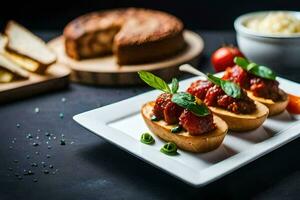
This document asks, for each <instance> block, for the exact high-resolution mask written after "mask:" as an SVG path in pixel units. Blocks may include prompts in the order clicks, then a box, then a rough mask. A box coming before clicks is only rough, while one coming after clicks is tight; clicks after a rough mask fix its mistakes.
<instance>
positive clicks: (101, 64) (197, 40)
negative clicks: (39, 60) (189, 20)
mask: <svg viewBox="0 0 300 200" xmlns="http://www.w3.org/2000/svg"><path fill="white" fill-rule="evenodd" d="M184 38H185V41H186V43H187V47H186V48H185V49H184V50H183V51H181V52H180V53H178V54H177V55H174V56H171V57H167V58H166V59H164V60H160V61H158V62H153V63H144V64H138V65H123V66H119V65H118V64H117V63H116V59H115V57H114V56H113V55H109V56H105V57H99V58H95V59H86V60H81V61H78V60H74V59H72V58H70V57H68V56H67V55H66V54H65V46H64V38H63V36H60V37H58V38H56V39H53V40H52V41H50V42H49V43H48V46H49V47H50V48H52V49H53V50H54V51H55V52H56V54H57V56H58V62H60V63H62V64H65V65H66V66H68V67H69V68H70V69H71V70H72V74H71V80H72V81H75V82H81V83H86V84H93V85H134V84H138V83H141V81H140V79H139V78H138V76H137V72H138V71H140V70H146V71H151V72H153V73H155V74H156V75H158V76H160V77H162V78H163V79H165V80H170V79H171V78H172V77H174V76H177V75H179V70H178V66H179V65H181V64H183V63H191V64H195V63H196V62H197V60H198V57H199V55H200V54H201V52H202V51H203V48H204V42H203V40H202V38H201V37H200V36H199V35H198V34H197V33H194V32H192V31H184Z"/></svg>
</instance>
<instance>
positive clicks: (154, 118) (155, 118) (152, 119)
mask: <svg viewBox="0 0 300 200" xmlns="http://www.w3.org/2000/svg"><path fill="white" fill-rule="evenodd" d="M151 121H153V122H157V121H159V120H158V118H157V117H156V116H155V115H152V116H151Z"/></svg>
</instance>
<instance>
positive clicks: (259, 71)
mask: <svg viewBox="0 0 300 200" xmlns="http://www.w3.org/2000/svg"><path fill="white" fill-rule="evenodd" d="M233 61H234V63H235V64H237V65H238V66H240V67H241V68H243V69H244V70H246V71H248V72H249V73H251V74H253V75H256V76H259V77H261V78H265V79H270V80H275V79H276V74H275V73H274V72H273V71H272V70H271V69H270V68H268V67H266V66H263V65H258V64H256V63H254V62H249V61H248V60H247V59H245V58H242V57H235V58H234V60H233Z"/></svg>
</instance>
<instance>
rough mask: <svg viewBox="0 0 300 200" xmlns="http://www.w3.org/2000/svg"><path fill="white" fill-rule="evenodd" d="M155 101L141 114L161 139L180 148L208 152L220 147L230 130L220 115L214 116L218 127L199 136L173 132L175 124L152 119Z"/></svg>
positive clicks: (147, 104)
mask: <svg viewBox="0 0 300 200" xmlns="http://www.w3.org/2000/svg"><path fill="white" fill-rule="evenodd" d="M154 104H155V103H154V102H149V103H146V104H144V105H143V107H142V110H141V114H142V116H143V118H144V120H145V122H146V124H147V126H148V127H149V129H150V130H151V131H152V132H153V133H154V134H155V135H157V136H158V137H160V138H161V139H163V140H165V141H167V142H174V143H175V144H176V145H177V147H178V148H180V149H183V150H186V151H190V152H208V151H211V150H214V149H216V148H218V147H219V146H220V145H221V144H222V141H223V139H224V137H225V135H226V133H227V131H228V126H227V124H226V123H225V122H224V121H223V120H222V119H221V118H219V117H217V116H214V123H215V125H216V129H215V130H213V131H211V132H209V133H205V134H203V135H199V136H191V135H190V134H189V133H188V132H186V131H182V132H180V133H172V132H171V129H172V128H174V127H175V126H174V125H167V123H166V122H165V121H163V120H160V121H157V122H154V121H151V116H152V110H153V107H154Z"/></svg>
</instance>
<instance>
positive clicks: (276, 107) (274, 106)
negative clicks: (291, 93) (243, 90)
mask: <svg viewBox="0 0 300 200" xmlns="http://www.w3.org/2000/svg"><path fill="white" fill-rule="evenodd" d="M280 93H281V94H282V100H281V101H276V102H274V101H273V100H272V99H265V98H262V97H257V96H254V95H253V93H252V92H250V91H247V94H248V96H249V97H250V98H251V99H253V100H254V101H258V102H260V103H262V104H264V105H265V106H267V107H268V109H269V116H273V115H277V114H279V113H281V112H283V111H284V110H285V108H286V107H287V105H288V103H289V98H288V95H287V94H286V93H285V92H284V91H283V90H281V89H280Z"/></svg>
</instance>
